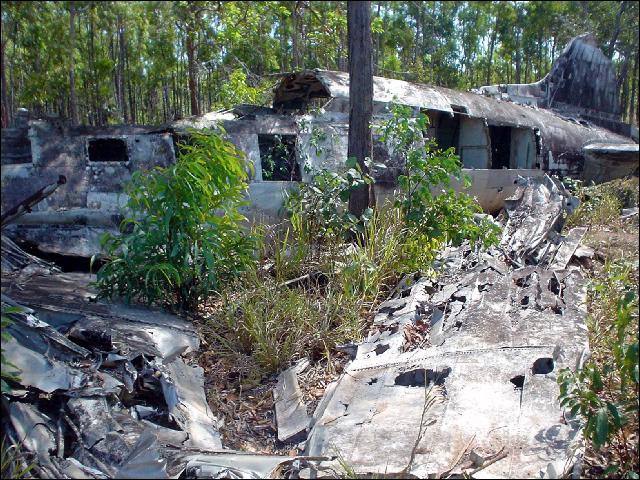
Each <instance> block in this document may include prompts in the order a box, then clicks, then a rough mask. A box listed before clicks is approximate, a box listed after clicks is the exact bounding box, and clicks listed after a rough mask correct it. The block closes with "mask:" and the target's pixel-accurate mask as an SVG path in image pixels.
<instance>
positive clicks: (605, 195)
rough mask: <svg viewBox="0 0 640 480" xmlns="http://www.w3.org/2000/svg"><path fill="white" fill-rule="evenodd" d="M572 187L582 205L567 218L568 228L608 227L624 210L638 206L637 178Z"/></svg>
mask: <svg viewBox="0 0 640 480" xmlns="http://www.w3.org/2000/svg"><path fill="white" fill-rule="evenodd" d="M565 182H566V180H565ZM572 186H573V187H574V189H575V192H576V193H577V195H578V197H579V198H580V202H581V203H580V206H579V207H578V208H577V209H576V211H575V212H573V214H572V215H570V216H569V217H568V218H567V222H566V224H567V227H573V226H576V225H588V226H607V225H610V224H611V223H613V222H615V221H616V220H617V219H618V218H619V217H620V213H621V212H622V209H623V208H629V207H637V206H638V178H637V177H636V178H627V179H617V180H612V181H610V182H606V183H602V184H600V185H592V186H589V187H584V186H581V185H579V184H577V185H572Z"/></svg>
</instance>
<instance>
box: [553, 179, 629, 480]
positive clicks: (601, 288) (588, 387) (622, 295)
mask: <svg viewBox="0 0 640 480" xmlns="http://www.w3.org/2000/svg"><path fill="white" fill-rule="evenodd" d="M577 192H578V194H579V196H580V197H581V200H582V202H583V203H582V204H581V205H580V207H579V208H578V209H577V210H576V212H574V214H573V215H572V216H570V217H569V218H568V220H567V224H568V226H578V225H586V226H589V227H590V228H591V231H590V232H589V233H588V234H587V237H585V238H586V242H587V244H590V245H591V246H592V247H593V248H596V249H597V257H598V258H602V257H604V261H605V263H604V265H602V266H601V267H598V266H596V268H595V269H594V270H593V271H591V272H589V276H590V284H589V291H588V297H587V300H588V312H589V314H588V317H587V320H588V327H589V344H590V348H591V350H592V356H591V359H590V360H589V361H588V362H587V363H586V364H585V366H584V368H583V369H582V370H580V371H577V372H572V371H570V370H567V369H565V370H563V371H561V372H560V373H559V375H558V382H559V384H560V392H561V394H560V401H561V404H562V405H564V406H565V407H566V408H567V409H568V410H569V411H570V413H572V414H579V415H580V417H581V418H582V420H583V421H584V435H585V438H586V440H587V452H586V454H585V467H586V468H585V470H586V471H585V474H586V476H587V477H596V478H599V477H602V476H607V477H617V478H638V473H640V464H639V461H638V455H639V451H638V426H639V425H638V408H639V406H640V404H639V400H638V386H639V385H638V381H639V370H638V369H639V354H638V337H639V330H638V296H637V292H638V286H639V281H638V250H637V217H636V219H635V220H633V219H631V221H630V222H629V221H627V222H623V221H621V220H620V219H619V217H620V213H621V209H622V208H623V207H633V206H637V205H638V179H637V178H631V179H622V180H615V181H612V182H608V183H605V184H602V185H597V186H592V187H587V188H578V190H577ZM630 236H631V237H633V238H634V239H635V240H634V241H629V238H627V237H630ZM602 238H606V241H604V242H603V241H600V240H599V239H602ZM634 242H636V243H634Z"/></svg>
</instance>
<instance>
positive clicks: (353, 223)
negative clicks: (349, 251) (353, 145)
mask: <svg viewBox="0 0 640 480" xmlns="http://www.w3.org/2000/svg"><path fill="white" fill-rule="evenodd" d="M346 167H347V170H346V171H345V172H343V173H336V172H332V171H330V170H327V169H321V170H317V171H313V172H312V173H313V178H312V181H311V183H302V184H301V185H300V187H299V189H298V190H293V191H291V192H289V193H288V194H287V196H286V198H285V209H286V211H287V213H288V215H289V218H290V220H291V224H292V226H293V229H294V231H295V233H296V234H297V235H298V238H299V239H300V241H303V242H308V243H318V242H319V243H322V241H323V240H326V239H339V238H343V237H344V236H345V234H346V233H347V232H356V231H361V230H362V225H361V223H360V219H358V218H357V217H355V216H354V215H352V214H351V213H349V210H348V206H349V197H350V196H351V192H353V191H354V190H356V189H357V188H359V187H360V186H362V185H364V184H371V183H372V182H373V178H372V177H371V176H369V175H367V174H365V173H363V172H362V170H361V169H360V166H359V165H358V163H357V162H356V160H355V158H350V159H348V160H347V162H346ZM371 213H372V210H371V209H367V210H366V211H365V213H364V214H363V219H362V220H363V221H365V222H366V221H367V220H368V219H369V218H370V216H371Z"/></svg>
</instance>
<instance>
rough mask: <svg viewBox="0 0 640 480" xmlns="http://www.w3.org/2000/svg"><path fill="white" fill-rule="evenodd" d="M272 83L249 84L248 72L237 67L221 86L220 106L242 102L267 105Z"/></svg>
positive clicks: (230, 106)
mask: <svg viewBox="0 0 640 480" xmlns="http://www.w3.org/2000/svg"><path fill="white" fill-rule="evenodd" d="M271 88H272V85H270V84H269V83H267V82H263V83H262V84H260V85H258V86H255V87H254V86H251V85H249V84H247V74H246V73H245V72H244V70H241V69H239V68H238V69H235V70H233V71H232V72H231V75H229V78H228V80H227V81H226V82H225V83H223V84H222V86H221V87H220V95H219V98H220V102H218V103H217V106H218V107H219V108H232V107H234V106H235V105H238V104H241V103H249V104H252V105H266V104H267V103H268V102H269V96H270V93H271Z"/></svg>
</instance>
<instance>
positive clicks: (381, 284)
mask: <svg viewBox="0 0 640 480" xmlns="http://www.w3.org/2000/svg"><path fill="white" fill-rule="evenodd" d="M441 246H442V245H441V243H440V242H439V241H438V240H437V239H433V238H428V237H426V235H422V234H419V233H417V232H416V231H415V229H411V228H408V227H406V225H405V223H404V221H403V215H402V212H401V211H400V210H399V209H397V208H394V207H392V206H390V205H385V206H384V207H383V208H378V209H376V210H375V211H374V212H373V214H372V215H371V218H370V220H369V221H368V222H367V223H366V224H365V226H364V229H363V234H362V235H358V236H356V243H355V244H353V246H352V248H349V249H347V250H346V252H345V254H344V256H341V257H339V259H338V262H339V263H340V264H341V265H343V267H342V268H341V269H340V274H339V275H338V276H337V278H336V279H335V282H339V283H340V284H341V285H342V289H343V291H344V292H345V293H346V294H348V295H350V296H352V297H355V298H359V299H361V300H362V301H363V302H370V303H372V304H375V303H376V302H377V301H378V300H381V299H382V297H384V296H385V295H386V294H387V293H388V291H389V290H390V289H391V288H393V287H394V286H395V285H396V284H397V282H398V281H399V279H400V278H402V276H404V275H405V274H408V273H412V272H416V271H422V272H426V271H428V269H429V267H430V266H431V264H432V262H433V260H434V259H435V255H436V253H437V252H438V250H439V249H440V247H441Z"/></svg>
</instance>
